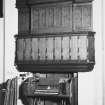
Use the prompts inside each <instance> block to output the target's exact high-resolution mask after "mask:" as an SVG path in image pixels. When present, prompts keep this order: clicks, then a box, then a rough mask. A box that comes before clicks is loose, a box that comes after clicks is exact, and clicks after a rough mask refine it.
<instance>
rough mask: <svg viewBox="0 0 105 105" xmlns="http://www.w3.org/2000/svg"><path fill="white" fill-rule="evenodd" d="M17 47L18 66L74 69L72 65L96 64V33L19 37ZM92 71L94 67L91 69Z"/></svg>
mask: <svg viewBox="0 0 105 105" xmlns="http://www.w3.org/2000/svg"><path fill="white" fill-rule="evenodd" d="M16 45H17V50H16V62H15V63H16V64H17V65H18V64H23V65H27V64H33V66H35V65H36V64H40V65H44V64H45V65H47V64H52V65H54V64H65V65H66V66H67V65H69V66H71V67H72V65H71V64H72V63H73V64H75V65H76V64H77V63H78V64H79V63H80V64H82V63H86V64H91V63H92V64H94V63H95V61H94V55H95V54H94V33H92V32H88V33H87V32H83V33H63V34H58V35H56V34H55V35H47V37H46V36H44V35H43V34H40V35H29V36H28V37H27V36H26V35H24V36H21V35H17V36H16ZM90 55H91V56H90ZM45 68H46V67H45ZM65 68H66V67H65ZM74 68H77V67H76V66H75V67H74ZM91 69H92V67H90V70H91ZM65 71H66V70H65ZM67 71H68V70H67ZM74 71H75V70H74ZM84 71H85V70H84ZM87 71H88V69H87ZM50 72H53V71H52V70H51V71H50Z"/></svg>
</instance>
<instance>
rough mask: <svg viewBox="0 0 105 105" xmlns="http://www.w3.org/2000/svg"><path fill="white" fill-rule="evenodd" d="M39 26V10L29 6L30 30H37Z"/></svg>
mask: <svg viewBox="0 0 105 105" xmlns="http://www.w3.org/2000/svg"><path fill="white" fill-rule="evenodd" d="M38 27H39V10H38V8H35V7H32V8H31V31H32V33H34V32H37V31H38Z"/></svg>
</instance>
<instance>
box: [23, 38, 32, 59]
mask: <svg viewBox="0 0 105 105" xmlns="http://www.w3.org/2000/svg"><path fill="white" fill-rule="evenodd" d="M31 45H32V42H31V38H27V39H25V46H24V60H26V61H27V60H28V61H29V60H31V54H32V51H31V48H32V47H31Z"/></svg>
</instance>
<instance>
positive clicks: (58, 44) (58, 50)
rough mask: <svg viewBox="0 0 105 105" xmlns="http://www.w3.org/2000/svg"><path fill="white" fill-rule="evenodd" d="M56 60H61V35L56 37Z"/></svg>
mask: <svg viewBox="0 0 105 105" xmlns="http://www.w3.org/2000/svg"><path fill="white" fill-rule="evenodd" d="M54 48H55V60H61V37H56V38H55V46H54Z"/></svg>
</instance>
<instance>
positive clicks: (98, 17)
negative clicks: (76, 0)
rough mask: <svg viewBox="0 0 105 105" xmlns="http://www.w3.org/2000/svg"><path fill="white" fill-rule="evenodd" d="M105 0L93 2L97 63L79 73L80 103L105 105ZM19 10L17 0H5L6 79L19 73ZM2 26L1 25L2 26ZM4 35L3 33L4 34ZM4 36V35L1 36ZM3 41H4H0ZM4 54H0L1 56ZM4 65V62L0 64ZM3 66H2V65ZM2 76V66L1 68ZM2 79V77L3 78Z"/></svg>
mask: <svg viewBox="0 0 105 105" xmlns="http://www.w3.org/2000/svg"><path fill="white" fill-rule="evenodd" d="M103 2H104V0H94V3H93V29H94V31H95V32H96V35H95V39H96V40H95V41H96V42H95V48H96V65H95V68H94V70H93V71H92V72H89V73H79V80H78V83H79V84H78V89H79V90H78V91H79V93H78V97H79V105H104V97H103V96H104V93H105V91H104V88H103V86H104V87H105V85H104V74H105V73H104V59H103V58H104V55H103V54H104V51H103V50H104V48H105V46H103V45H105V44H104V43H105V42H104V38H105V35H104V33H105V32H104V27H103V26H104V24H103V23H104V22H103V19H104V12H102V9H103V8H104V9H103V10H105V7H104V6H103V4H105V3H103ZM17 15H18V14H17V10H16V8H15V0H5V80H7V79H8V78H12V77H14V76H15V75H17V74H18V72H17V70H16V69H15V67H14V56H15V40H14V37H13V36H14V34H17V29H18V25H17ZM0 28H1V27H0ZM2 35H3V34H2ZM0 37H3V36H0ZM0 43H2V42H0ZM0 48H2V47H1V46H0ZM1 55H2V54H0V57H1ZM0 65H2V64H0ZM1 67H2V66H1ZM0 69H1V70H0V78H3V77H2V76H1V73H2V72H1V71H2V68H0ZM1 80H2V79H1Z"/></svg>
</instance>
